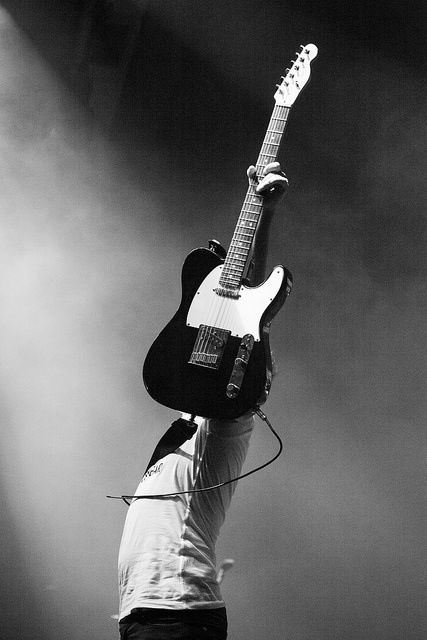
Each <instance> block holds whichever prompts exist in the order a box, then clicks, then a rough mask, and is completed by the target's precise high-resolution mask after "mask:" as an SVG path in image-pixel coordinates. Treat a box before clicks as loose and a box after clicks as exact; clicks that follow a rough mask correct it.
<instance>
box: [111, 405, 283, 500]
mask: <svg viewBox="0 0 427 640" xmlns="http://www.w3.org/2000/svg"><path fill="white" fill-rule="evenodd" d="M255 413H256V414H257V416H258V417H259V418H261V420H263V422H265V423H266V425H267V426H268V428H269V429H270V431H271V433H272V434H273V435H274V436H275V438H276V439H277V441H278V443H279V449H278V451H277V452H276V453H275V454H274V456H273V457H272V458H270V460H267V462H264V463H263V464H261V465H259V466H258V467H255V469H251V470H250V471H247V472H246V473H242V475H240V476H237V477H236V478H231V479H230V480H224V482H219V483H218V484H214V485H212V486H211V487H204V488H201V489H188V490H187V491H174V492H172V493H158V494H148V495H140V496H135V495H133V496H126V495H122V496H106V497H107V498H112V499H114V500H123V502H125V503H126V504H127V505H128V507H129V506H130V505H131V502H129V500H131V501H133V500H141V499H144V498H145V499H153V498H154V499H158V498H172V497H175V496H181V495H184V494H188V493H204V492H205V491H213V490H214V489H219V488H221V487H225V486H226V485H227V484H231V483H232V482H237V481H238V480H242V479H243V478H247V477H248V476H251V475H252V474H253V473H257V471H261V469H265V467H268V466H269V465H270V464H272V463H273V462H274V461H275V460H277V458H278V457H279V456H280V454H281V453H282V451H283V442H282V439H281V438H280V436H279V434H278V433H277V431H275V429H274V427H273V425H272V424H271V422H270V420H269V419H268V418H267V416H266V415H265V413H264V412H263V411H261V409H260V408H259V407H257V409H256V411H255Z"/></svg>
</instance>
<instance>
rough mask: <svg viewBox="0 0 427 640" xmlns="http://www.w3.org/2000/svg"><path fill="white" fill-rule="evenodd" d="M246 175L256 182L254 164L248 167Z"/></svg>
mask: <svg viewBox="0 0 427 640" xmlns="http://www.w3.org/2000/svg"><path fill="white" fill-rule="evenodd" d="M246 175H247V176H248V178H249V180H256V168H255V167H254V166H253V164H251V166H250V167H248V170H247V171H246Z"/></svg>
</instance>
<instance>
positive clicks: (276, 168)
mask: <svg viewBox="0 0 427 640" xmlns="http://www.w3.org/2000/svg"><path fill="white" fill-rule="evenodd" d="M264 173H265V176H264V178H262V180H261V181H260V182H259V184H258V186H257V189H256V191H257V193H259V194H260V195H262V196H263V197H264V208H263V213H262V216H261V220H260V222H259V224H258V228H257V232H256V235H255V239H254V244H253V248H252V253H251V265H250V267H249V270H248V274H247V278H248V280H249V283H250V284H251V285H253V286H254V285H258V284H260V283H261V282H263V281H264V279H265V271H266V265H267V253H268V239H269V235H270V227H271V221H272V219H273V213H274V211H275V208H276V205H277V204H278V202H279V200H281V198H282V197H283V195H284V193H285V191H286V190H287V188H288V179H287V177H286V175H285V174H284V173H283V171H282V170H281V168H280V164H279V163H278V162H272V163H271V164H268V165H267V166H266V167H265V171H264ZM247 175H248V179H249V180H250V182H252V181H253V180H256V169H255V167H254V166H250V167H249V168H248V171H247Z"/></svg>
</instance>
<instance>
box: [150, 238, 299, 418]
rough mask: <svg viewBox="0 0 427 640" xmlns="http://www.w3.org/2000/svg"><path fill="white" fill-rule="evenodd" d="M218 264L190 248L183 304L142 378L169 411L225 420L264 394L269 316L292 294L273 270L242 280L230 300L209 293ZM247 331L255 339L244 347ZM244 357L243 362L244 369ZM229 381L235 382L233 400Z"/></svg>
mask: <svg viewBox="0 0 427 640" xmlns="http://www.w3.org/2000/svg"><path fill="white" fill-rule="evenodd" d="M222 268H223V261H222V260H221V258H219V257H218V256H217V255H216V254H215V253H213V252H212V251H210V250H208V249H195V250H194V251H192V252H191V253H190V254H189V255H188V256H187V259H186V260H185V262H184V265H183V269H182V299H181V304H180V306H179V309H178V311H177V312H176V314H175V315H174V317H173V318H172V320H171V321H170V322H169V324H168V325H167V326H166V327H165V328H164V329H163V331H162V332H161V333H160V335H159V336H158V338H157V339H156V340H155V342H154V343H153V345H152V346H151V348H150V350H149V352H148V354H147V357H146V359H145V362H144V368H143V379H144V384H145V386H146V389H147V391H148V393H149V394H150V395H151V397H152V398H153V399H154V400H156V401H157V402H160V403H161V404H163V405H165V406H167V407H170V408H171V409H176V410H178V411H182V412H185V413H189V414H193V415H198V416H203V417H206V418H220V419H231V418H235V417H237V416H239V415H242V414H243V413H245V412H246V411H248V410H250V409H254V408H255V407H256V406H257V405H259V404H262V403H263V402H264V401H265V399H266V397H267V394H268V392H269V389H270V386H271V377H272V363H271V354H270V347H269V340H268V334H269V327H270V321H271V319H272V318H273V317H274V315H275V314H276V313H277V311H278V310H279V309H280V307H281V306H282V305H283V303H284V301H285V299H286V296H287V294H288V293H289V291H290V286H291V275H290V273H289V272H288V271H287V270H285V269H284V268H283V267H276V268H275V269H274V270H273V272H272V273H271V275H270V277H269V278H268V279H267V280H266V281H265V282H264V283H263V284H261V285H259V286H257V287H246V286H245V285H243V284H242V285H241V287H240V289H239V295H238V297H234V298H229V297H227V296H223V295H220V293H218V292H217V291H215V289H218V281H219V278H220V276H221V270H222ZM200 326H202V327H207V328H208V329H200ZM245 336H252V337H253V340H252V339H250V344H249V347H247V346H243V347H242V342H243V341H244V339H245ZM242 355H243V360H247V362H245V363H244V366H243V367H242V366H241V364H242V358H241V357H240V356H242ZM236 359H237V364H236ZM191 360H193V362H190V361H191ZM236 380H237V381H238V382H236ZM230 381H232V382H235V383H236V384H235V385H234V387H236V386H237V387H238V389H236V388H234V389H233V391H234V393H233V394H231V395H232V396H233V397H230V392H229V390H230V387H229V384H230ZM232 386H233V385H232ZM227 391H228V395H227Z"/></svg>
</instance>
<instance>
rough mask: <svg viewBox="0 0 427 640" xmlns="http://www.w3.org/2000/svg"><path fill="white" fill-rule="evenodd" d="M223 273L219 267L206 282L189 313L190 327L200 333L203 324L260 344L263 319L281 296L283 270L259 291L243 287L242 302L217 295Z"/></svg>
mask: <svg viewBox="0 0 427 640" xmlns="http://www.w3.org/2000/svg"><path fill="white" fill-rule="evenodd" d="M221 271H222V265H220V266H219V267H215V269H213V271H211V272H210V273H209V275H207V276H206V278H205V279H204V280H203V282H202V284H201V285H200V287H199V289H198V290H197V293H196V295H195V296H194V298H193V301H192V303H191V306H190V309H189V311H188V315H187V325H188V326H190V327H195V328H196V329H198V328H199V327H200V325H201V324H203V325H208V326H211V327H217V328H218V329H227V330H228V331H230V332H231V335H232V336H237V337H238V338H242V337H243V336H244V335H246V334H247V333H250V334H252V335H253V337H254V338H255V340H256V341H259V340H260V338H261V336H260V333H259V325H260V322H261V317H262V315H263V313H264V311H265V310H266V308H267V307H268V306H269V305H270V304H271V302H272V301H273V300H274V298H275V297H276V295H277V293H278V292H279V289H280V287H281V285H282V282H283V278H284V275H285V273H284V269H283V267H281V266H278V267H275V268H274V269H273V271H272V273H271V274H270V277H269V278H268V279H267V280H266V281H265V282H263V283H262V284H261V285H259V286H258V287H251V288H248V287H245V286H244V285H241V287H240V291H239V294H240V297H239V298H238V299H234V298H227V297H224V296H221V295H219V294H217V293H216V292H215V289H216V288H217V287H218V286H219V278H220V276H221Z"/></svg>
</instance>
